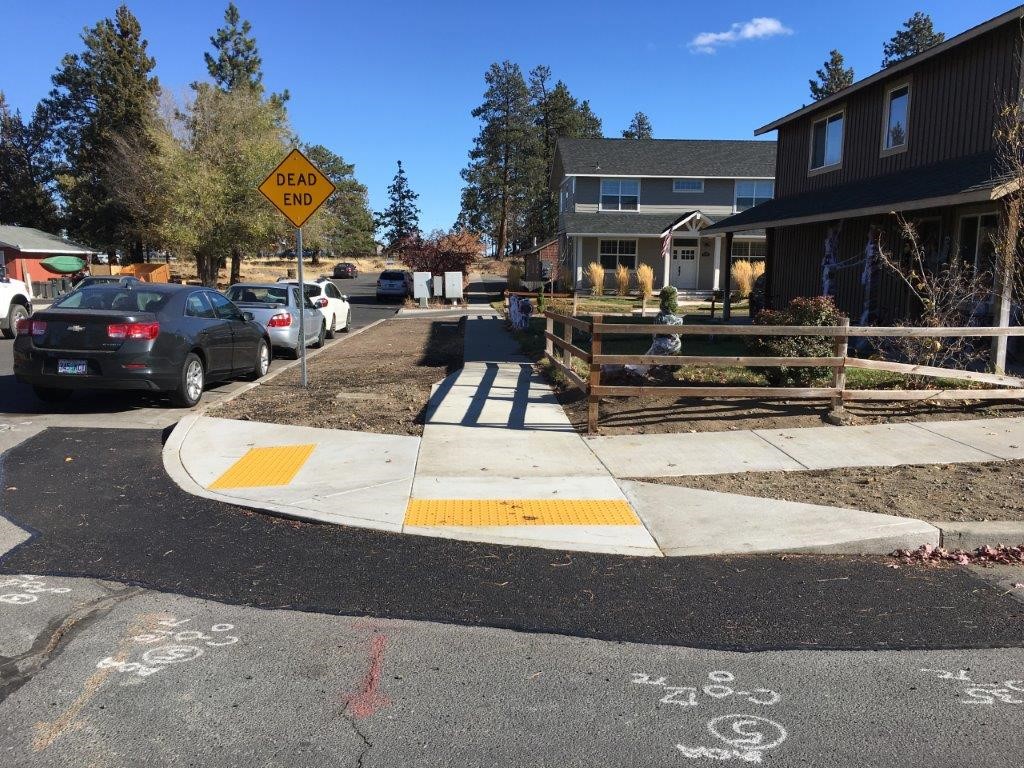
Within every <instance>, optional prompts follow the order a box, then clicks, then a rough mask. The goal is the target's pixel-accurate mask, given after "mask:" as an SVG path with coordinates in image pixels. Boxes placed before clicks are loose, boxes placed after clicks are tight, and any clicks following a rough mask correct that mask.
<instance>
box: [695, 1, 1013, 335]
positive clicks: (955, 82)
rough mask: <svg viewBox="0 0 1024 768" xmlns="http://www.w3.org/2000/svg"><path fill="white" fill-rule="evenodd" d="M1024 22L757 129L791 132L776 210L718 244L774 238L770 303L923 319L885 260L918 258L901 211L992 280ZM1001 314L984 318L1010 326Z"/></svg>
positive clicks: (926, 243) (945, 48)
mask: <svg viewBox="0 0 1024 768" xmlns="http://www.w3.org/2000/svg"><path fill="white" fill-rule="evenodd" d="M1022 16H1024V6H1021V7H1017V8H1015V9H1013V10H1012V11H1009V12H1007V13H1005V14H1003V15H1001V16H998V17H996V18H994V19H991V20H989V21H987V22H985V23H983V24H980V25H978V26H977V27H974V28H972V29H969V30H967V31H966V32H963V33H962V34H960V35H957V36H956V37H953V38H951V39H949V40H946V41H945V42H943V43H940V44H939V45H936V46H935V47H933V48H930V49H929V50H927V51H924V52H923V53H920V54H918V55H916V56H913V57H911V58H909V59H906V60H904V61H901V62H899V63H897V64H894V65H892V66H890V67H888V68H887V69H883V70H882V71H880V72H876V73H875V74H873V75H871V76H870V77H867V78H864V79H863V80H860V81H858V82H856V83H854V84H853V85H851V86H849V87H847V88H844V89H843V90H841V91H839V92H837V93H835V94H833V95H831V96H827V97H826V98H823V99H821V100H819V101H817V102H815V103H814V104H811V105H809V106H806V107H803V108H801V109H798V110H796V111H794V112H791V113H790V114H788V115H786V116H785V117H781V118H779V119H778V120H775V121H774V122H771V123H769V124H767V125H765V126H763V127H761V128H759V129H757V130H756V131H755V134H756V135H762V134H767V133H770V132H772V131H777V132H778V143H777V157H776V164H775V168H776V171H775V197H774V199H772V200H769V201H767V202H765V203H763V204H761V205H758V206H756V207H754V208H751V209H749V210H746V211H743V212H740V213H738V214H737V215H735V216H731V217H729V218H727V219H724V220H723V221H720V222H717V223H716V224H714V225H712V226H710V227H708V228H707V229H706V230H705V232H704V234H705V235H711V234H718V235H722V234H725V235H726V236H727V237H728V239H731V237H732V234H733V233H736V232H741V231H745V230H750V229H752V228H756V229H760V228H764V229H765V230H766V233H767V240H766V261H767V264H766V266H767V276H766V286H765V289H766V295H767V300H768V302H769V305H770V306H773V307H781V306H784V305H785V304H786V303H787V302H789V301H790V300H791V299H793V298H794V297H798V296H819V295H823V294H829V295H832V296H834V298H835V300H836V303H837V304H838V305H839V307H840V308H841V309H842V310H844V311H845V312H846V313H847V314H849V316H850V318H851V320H852V321H853V322H854V323H857V322H858V321H859V322H861V323H862V324H874V323H887V322H892V321H894V320H897V319H899V318H901V317H906V316H910V315H913V314H914V312H915V308H914V306H913V304H912V300H911V297H910V295H909V292H908V291H907V290H906V289H905V287H904V285H903V284H902V283H901V282H900V280H899V278H898V277H897V276H896V275H894V274H893V273H892V272H891V270H887V269H884V268H883V266H882V265H881V263H880V261H879V259H878V257H877V253H878V249H879V248H883V249H885V252H886V253H891V254H896V255H897V258H898V257H899V254H900V253H901V252H902V249H903V248H904V243H903V242H902V241H901V230H900V227H899V222H898V220H897V217H896V215H894V214H895V213H900V214H902V216H903V217H904V218H905V219H907V220H908V221H910V222H912V223H913V224H914V225H915V228H916V230H917V234H918V241H919V243H920V245H921V247H922V249H923V250H924V252H925V254H926V257H927V260H928V261H929V262H930V263H931V264H932V265H933V266H940V267H941V265H942V264H943V263H944V262H946V261H947V260H949V259H952V258H960V259H963V260H965V262H967V263H969V264H973V265H975V266H974V268H975V269H978V270H981V269H988V270H990V269H991V265H992V259H993V244H992V236H993V234H994V232H995V231H996V230H997V228H998V224H999V217H1000V206H1001V203H1000V197H1001V196H1002V195H1003V194H1004V193H1005V190H1006V187H1005V182H1006V179H1005V178H1000V173H999V171H998V167H999V163H998V160H997V151H998V147H997V143H996V140H995V139H994V128H995V125H996V122H997V119H998V117H999V113H1000V110H1001V108H1002V107H1003V106H1004V105H1006V104H1007V103H1008V102H1009V101H1010V100H1014V101H1016V100H1017V99H1018V98H1019V94H1020V89H1021V67H1022V64H1021V61H1022V57H1021V54H1022V46H1021V39H1022V38H1021V35H1022V26H1021V21H1022ZM997 304H998V302H996V301H994V300H993V301H990V302H989V303H988V304H987V305H984V306H981V307H980V308H979V312H978V321H979V322H983V323H987V322H1000V321H1002V322H1006V318H1007V314H1008V313H1007V311H1006V310H1005V308H1001V307H998V306H996V305H997ZM1000 309H1002V310H1003V311H1001V312H1000ZM1000 315H1001V317H1000Z"/></svg>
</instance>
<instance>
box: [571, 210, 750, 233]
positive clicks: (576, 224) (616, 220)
mask: <svg viewBox="0 0 1024 768" xmlns="http://www.w3.org/2000/svg"><path fill="white" fill-rule="evenodd" d="M691 216H700V217H701V218H702V219H704V220H711V221H719V220H721V219H722V218H723V217H722V216H715V215H709V214H706V213H703V212H701V211H688V212H686V213H685V214H683V215H681V216H680V215H679V214H678V213H633V212H629V211H626V212H624V213H616V212H613V211H599V212H597V213H577V212H574V211H573V212H569V213H564V214H562V227H561V229H562V231H563V232H564V233H565V234H567V235H608V236H614V235H623V236H626V237H664V236H665V234H666V231H667V230H668V229H670V228H672V227H673V226H674V225H676V224H678V223H680V222H682V221H685V220H686V219H687V218H689V217H691ZM702 231H706V230H702ZM744 234H745V235H749V236H759V235H763V234H764V232H744Z"/></svg>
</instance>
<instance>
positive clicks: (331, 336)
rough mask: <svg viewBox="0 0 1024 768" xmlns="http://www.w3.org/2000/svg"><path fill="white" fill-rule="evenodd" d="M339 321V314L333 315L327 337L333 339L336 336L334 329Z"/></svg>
mask: <svg viewBox="0 0 1024 768" xmlns="http://www.w3.org/2000/svg"><path fill="white" fill-rule="evenodd" d="M337 322H338V316H337V315H331V327H330V328H328V329H327V338H328V339H333V338H334V329H335V328H336V327H337V326H336V325H335V324H336V323H337Z"/></svg>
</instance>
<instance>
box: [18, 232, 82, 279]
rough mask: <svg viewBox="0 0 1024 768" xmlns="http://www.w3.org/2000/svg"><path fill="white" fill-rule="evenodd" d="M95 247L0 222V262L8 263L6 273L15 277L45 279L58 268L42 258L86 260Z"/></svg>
mask: <svg viewBox="0 0 1024 768" xmlns="http://www.w3.org/2000/svg"><path fill="white" fill-rule="evenodd" d="M95 253H97V252H96V251H92V250H89V249H88V248H85V247H83V246H81V245H76V244H75V243H72V242H69V241H67V240H64V239H62V238H61V237H59V236H58V235H51V234H50V233H48V232H43V231H42V230H39V229H32V228H31V227H18V226H13V225H0V263H2V264H4V266H6V267H7V276H8V277H11V278H14V279H15V280H23V281H24V282H26V283H28V284H31V283H32V282H37V283H45V282H46V281H47V280H50V279H52V278H55V277H62V275H61V274H60V273H59V272H54V271H53V270H50V269H48V268H47V267H46V266H45V265H44V264H43V263H42V262H43V260H44V259H48V258H50V257H52V256H77V257H79V258H80V259H82V260H83V261H85V262H86V263H88V262H89V257H90V256H93V255H94V254H95Z"/></svg>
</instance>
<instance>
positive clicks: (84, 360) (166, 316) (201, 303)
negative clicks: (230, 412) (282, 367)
mask: <svg viewBox="0 0 1024 768" xmlns="http://www.w3.org/2000/svg"><path fill="white" fill-rule="evenodd" d="M269 367H270V340H269V338H268V336H267V332H266V330H264V328H263V326H261V325H260V324H259V323H257V322H254V321H253V319H252V315H250V314H249V313H247V312H242V310H240V309H239V308H238V307H236V306H235V305H234V304H232V303H231V302H230V301H228V300H227V299H226V298H225V297H224V296H222V295H221V294H219V293H217V292H216V291H212V290H209V289H206V288H198V287H195V286H187V285H164V284H150V283H142V284H140V285H138V286H134V285H129V286H121V285H103V286H95V287H91V288H85V289H83V290H79V291H74V292H72V293H69V294H67V295H66V296H63V297H61V298H60V299H58V300H57V301H56V302H54V304H53V306H51V307H50V308H49V309H47V310H44V311H42V312H36V313H35V314H34V315H32V316H31V317H29V318H26V319H24V320H21V321H20V322H19V323H18V335H17V337H16V338H15V340H14V374H15V376H16V377H17V379H18V380H19V381H23V382H26V383H28V384H31V385H32V387H33V389H34V390H35V393H36V395H37V396H38V397H39V399H40V400H43V401H45V402H59V401H62V400H66V399H67V398H68V397H70V396H71V393H72V391H74V390H76V389H120V390H124V389H133V390H145V391H150V392H167V393H169V394H170V396H171V400H172V401H173V402H174V404H175V405H178V406H182V407H186V408H188V407H191V406H193V405H195V404H196V403H198V402H199V399H200V398H201V397H202V396H203V388H204V387H205V386H206V384H207V383H208V382H211V381H217V380H222V379H228V378H231V377H234V376H241V375H245V374H247V375H250V376H252V377H253V378H260V377H261V376H263V375H264V374H265V373H266V372H267V369H268V368H269Z"/></svg>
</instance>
